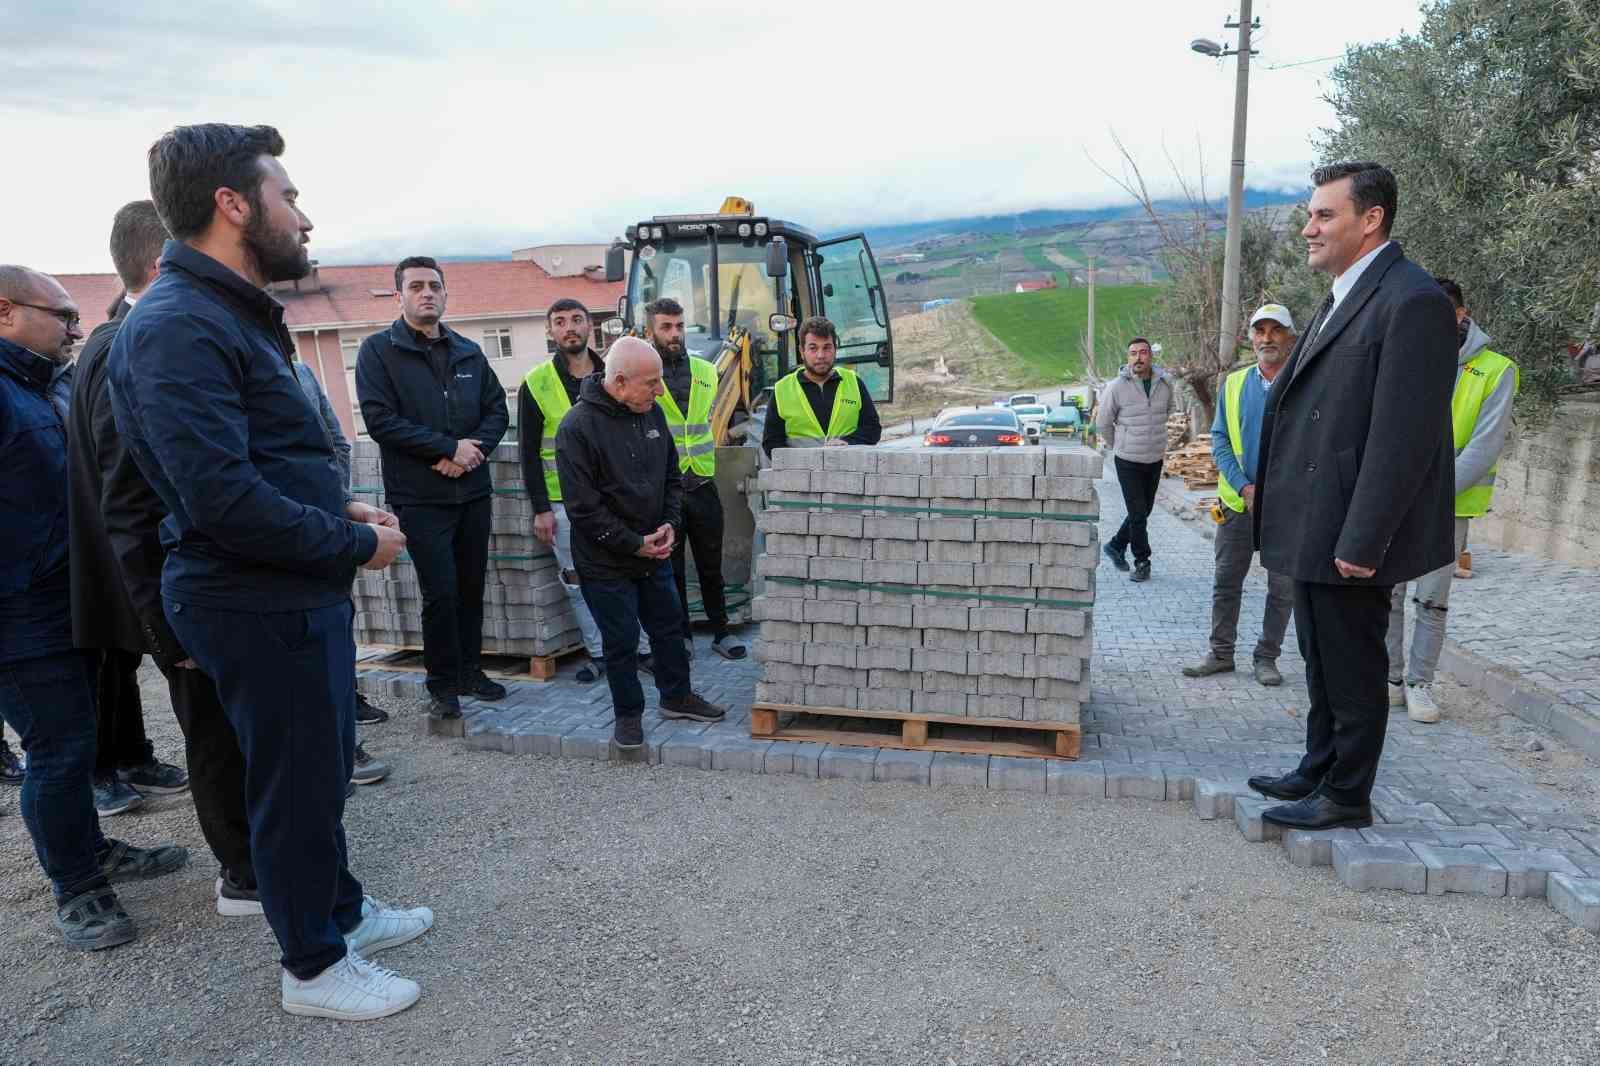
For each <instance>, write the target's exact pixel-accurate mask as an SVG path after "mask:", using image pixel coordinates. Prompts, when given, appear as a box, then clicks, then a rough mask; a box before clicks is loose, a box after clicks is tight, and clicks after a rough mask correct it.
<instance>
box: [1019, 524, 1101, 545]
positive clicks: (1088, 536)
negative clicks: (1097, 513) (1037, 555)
mask: <svg viewBox="0 0 1600 1066" xmlns="http://www.w3.org/2000/svg"><path fill="white" fill-rule="evenodd" d="M1098 535H1099V534H1098V532H1097V530H1096V528H1095V524H1094V523H1093V522H1073V521H1066V520H1063V519H1059V518H1035V519H1034V520H1033V542H1034V543H1035V544H1073V545H1077V546H1079V547H1082V546H1084V545H1086V544H1092V543H1094V541H1095V539H1096V538H1097V537H1098Z"/></svg>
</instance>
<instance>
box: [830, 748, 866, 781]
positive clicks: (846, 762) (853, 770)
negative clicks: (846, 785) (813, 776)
mask: <svg viewBox="0 0 1600 1066" xmlns="http://www.w3.org/2000/svg"><path fill="white" fill-rule="evenodd" d="M879 750H880V749H878V748H854V747H839V746H837V745H833V744H830V745H828V748H827V750H826V751H824V752H823V753H822V758H821V759H820V760H819V761H818V763H817V776H818V777H842V778H845V779H847V780H850V781H871V780H872V773H873V770H872V767H873V764H874V763H875V762H877V761H878V752H879Z"/></svg>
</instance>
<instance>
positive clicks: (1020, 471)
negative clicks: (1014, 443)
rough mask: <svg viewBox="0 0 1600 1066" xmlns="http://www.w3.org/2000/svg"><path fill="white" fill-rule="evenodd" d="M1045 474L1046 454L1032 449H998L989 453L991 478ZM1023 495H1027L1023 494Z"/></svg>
mask: <svg viewBox="0 0 1600 1066" xmlns="http://www.w3.org/2000/svg"><path fill="white" fill-rule="evenodd" d="M1044 472H1045V452H1044V451H1043V450H1042V449H1040V450H1035V449H1032V448H1028V449H1018V450H1017V451H1009V450H1007V451H1001V450H999V449H996V450H995V451H992V452H990V453H989V476H990V477H1029V478H1031V477H1036V476H1038V475H1040V474H1043V473H1044ZM1022 495H1027V494H1026V493H1023V494H1022Z"/></svg>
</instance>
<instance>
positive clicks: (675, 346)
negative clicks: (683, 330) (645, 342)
mask: <svg viewBox="0 0 1600 1066" xmlns="http://www.w3.org/2000/svg"><path fill="white" fill-rule="evenodd" d="M655 344H656V350H657V351H661V352H666V353H667V354H668V355H682V354H683V342H682V341H659V340H658V341H656V342H655Z"/></svg>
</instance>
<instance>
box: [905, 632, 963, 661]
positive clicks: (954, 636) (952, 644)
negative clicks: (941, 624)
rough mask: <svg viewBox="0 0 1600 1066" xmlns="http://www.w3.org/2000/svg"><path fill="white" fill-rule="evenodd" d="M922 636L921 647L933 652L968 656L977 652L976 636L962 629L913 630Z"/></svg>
mask: <svg viewBox="0 0 1600 1066" xmlns="http://www.w3.org/2000/svg"><path fill="white" fill-rule="evenodd" d="M913 632H920V633H921V634H922V646H923V647H924V648H932V649H933V650H934V651H948V652H956V653H958V654H959V653H961V652H965V653H967V654H968V655H971V654H973V653H974V652H976V651H977V650H978V634H977V633H972V632H968V631H967V630H964V629H938V628H933V629H923V630H913Z"/></svg>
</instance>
